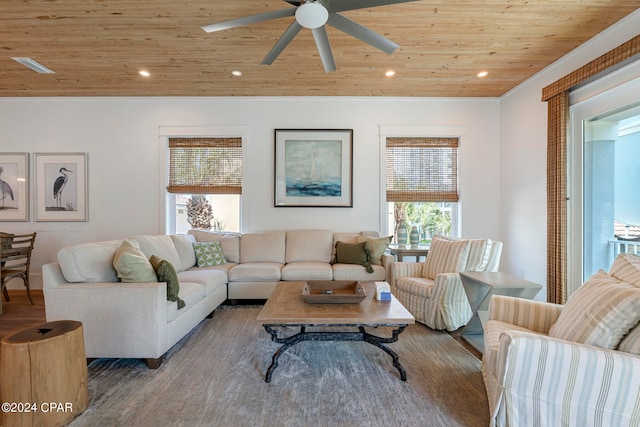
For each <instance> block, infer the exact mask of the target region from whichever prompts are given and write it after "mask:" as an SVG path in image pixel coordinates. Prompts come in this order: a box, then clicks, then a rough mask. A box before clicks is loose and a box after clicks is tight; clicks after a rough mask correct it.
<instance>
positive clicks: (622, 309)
mask: <svg viewBox="0 0 640 427" xmlns="http://www.w3.org/2000/svg"><path fill="white" fill-rule="evenodd" d="M638 321H640V288H636V287H635V286H633V285H630V284H629V283H626V282H621V281H619V280H618V279H616V278H615V277H612V276H609V275H608V274H607V273H606V272H604V271H602V270H600V271H598V272H597V273H596V274H594V275H593V276H591V278H589V280H587V281H586V282H585V283H584V284H583V285H582V286H580V288H578V290H577V291H575V292H574V294H573V295H571V297H570V298H569V300H568V301H567V304H566V305H565V306H564V308H563V309H562V313H560V316H559V317H558V320H557V321H556V323H554V324H553V326H551V328H550V329H549V336H551V337H555V338H560V339H564V340H568V341H573V342H578V343H583V344H587V345H593V346H596V347H602V348H616V347H617V346H618V343H620V341H621V340H622V338H623V337H624V336H625V335H627V333H628V332H629V330H630V329H631V328H633V327H634V326H635V325H636V324H637V323H638Z"/></svg>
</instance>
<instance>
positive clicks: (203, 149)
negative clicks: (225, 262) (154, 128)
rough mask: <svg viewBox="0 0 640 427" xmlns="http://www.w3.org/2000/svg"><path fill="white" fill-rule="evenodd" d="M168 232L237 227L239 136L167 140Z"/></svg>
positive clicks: (239, 182) (240, 155) (240, 163)
mask: <svg viewBox="0 0 640 427" xmlns="http://www.w3.org/2000/svg"><path fill="white" fill-rule="evenodd" d="M168 147H169V159H168V163H169V168H168V169H169V170H168V185H167V192H168V193H169V197H168V199H169V203H168V213H167V214H168V215H167V216H168V227H167V231H168V232H169V233H186V232H187V231H188V230H189V229H190V228H205V229H211V230H219V231H239V230H240V215H239V213H240V195H241V194H242V138H241V137H193V138H192V137H179V138H178V137H176V138H171V137H170V138H169V139H168Z"/></svg>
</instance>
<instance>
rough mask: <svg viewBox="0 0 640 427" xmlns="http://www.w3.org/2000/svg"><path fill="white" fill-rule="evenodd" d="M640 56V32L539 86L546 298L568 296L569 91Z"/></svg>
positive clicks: (563, 299) (555, 299)
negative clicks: (543, 111)
mask: <svg viewBox="0 0 640 427" xmlns="http://www.w3.org/2000/svg"><path fill="white" fill-rule="evenodd" d="M638 57H640V35H638V36H636V37H634V38H632V39H631V40H629V41H628V42H626V43H623V44H621V45H620V46H618V47H616V48H615V49H612V50H610V51H609V52H607V53H605V54H604V55H602V56H600V57H598V58H596V59H594V60H593V61H591V62H589V63H588V64H587V65H585V66H583V67H581V68H579V69H577V70H575V71H573V72H572V73H569V74H567V75H566V76H564V77H562V78H561V79H559V80H557V81H555V82H554V83H552V84H550V85H549V86H547V87H545V88H544V89H542V100H543V101H546V102H547V107H548V108H547V111H548V125H547V126H548V132H547V135H548V136H547V138H548V141H547V300H548V301H549V302H553V303H558V304H564V303H565V302H566V299H567V243H568V242H567V137H568V134H567V125H568V118H569V92H570V91H571V89H573V88H575V87H577V86H580V85H581V84H584V83H586V82H588V81H589V80H592V79H594V78H597V77H599V75H602V74H605V73H606V72H609V71H611V69H612V67H614V66H619V65H622V64H624V63H626V62H630V61H633V60H635V59H637V58H638Z"/></svg>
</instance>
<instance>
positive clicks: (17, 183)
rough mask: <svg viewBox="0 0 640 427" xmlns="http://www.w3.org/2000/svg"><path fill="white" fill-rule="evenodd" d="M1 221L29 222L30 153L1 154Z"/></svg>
mask: <svg viewBox="0 0 640 427" xmlns="http://www.w3.org/2000/svg"><path fill="white" fill-rule="evenodd" d="M0 221H29V154H28V153H0Z"/></svg>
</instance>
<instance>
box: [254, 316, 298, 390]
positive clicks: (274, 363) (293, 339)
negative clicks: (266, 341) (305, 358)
mask: <svg viewBox="0 0 640 427" xmlns="http://www.w3.org/2000/svg"><path fill="white" fill-rule="evenodd" d="M263 326H264V329H265V330H266V331H267V332H268V333H269V334H270V335H271V341H273V342H277V343H279V344H282V346H281V347H280V348H278V349H277V350H276V351H275V353H273V356H271V365H269V368H268V369H267V373H266V375H265V377H264V380H265V382H267V383H270V382H271V375H273V371H275V369H276V368H277V367H278V359H279V358H280V356H282V354H283V353H284V352H285V351H287V350H288V349H289V348H291V347H293V346H294V345H296V344H298V343H299V342H300V341H303V340H304V334H305V327H304V326H301V327H300V332H299V333H297V334H296V335H293V336H290V337H287V338H278V331H277V330H276V329H273V328H272V327H271V326H272V325H263Z"/></svg>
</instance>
